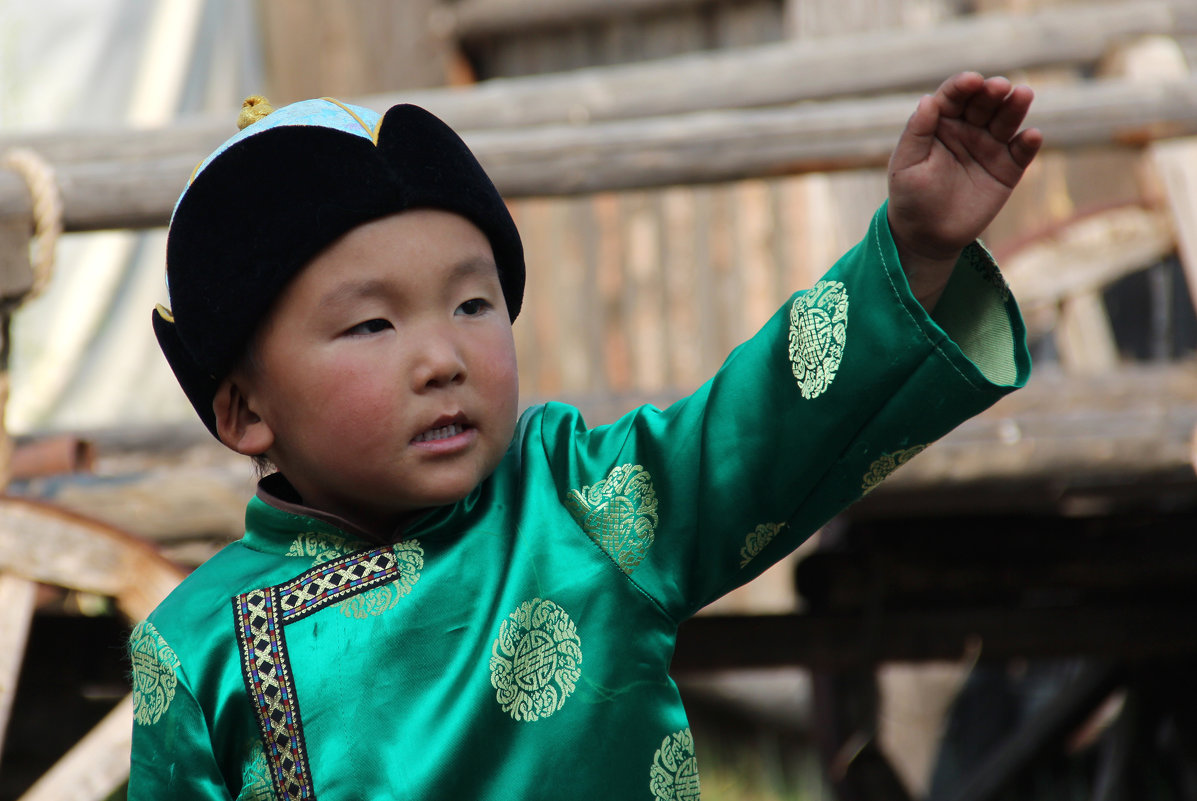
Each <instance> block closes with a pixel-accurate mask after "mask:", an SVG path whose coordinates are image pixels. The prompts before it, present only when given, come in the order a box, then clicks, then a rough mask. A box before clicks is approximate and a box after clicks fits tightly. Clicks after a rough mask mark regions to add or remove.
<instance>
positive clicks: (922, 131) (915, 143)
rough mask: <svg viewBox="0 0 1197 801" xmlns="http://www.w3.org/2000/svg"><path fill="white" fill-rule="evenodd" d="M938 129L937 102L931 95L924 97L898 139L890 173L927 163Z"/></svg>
mask: <svg viewBox="0 0 1197 801" xmlns="http://www.w3.org/2000/svg"><path fill="white" fill-rule="evenodd" d="M938 127H939V109H938V108H936V106H935V100H934V98H932V97H931V95H923V96H922V97H921V98H919V102H918V105H917V106H916V107H915V109H914V113H913V114H911V115H910V119H908V120H907V121H906V128H905V129H904V130H903V131H902V135H901V136H899V137H898V144H897V145H896V146H895V147H894V152H893V155H891V156H890V162H889V166H890V172H894V171H896V170H901V169H905V168H906V167H909V166H911V165H914V164H918V163H919V162H922V161H925V160H926V159H927V158H928V157H929V156H930V155H931V147H932V145H933V144H934V143H935V130H936V128H938Z"/></svg>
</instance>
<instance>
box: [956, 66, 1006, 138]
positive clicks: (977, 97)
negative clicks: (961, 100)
mask: <svg viewBox="0 0 1197 801" xmlns="http://www.w3.org/2000/svg"><path fill="white" fill-rule="evenodd" d="M1008 94H1010V81H1008V80H1007V79H1005V78H987V79H985V83H983V84H982V85H981V88H980V90H979V91H977V92H976V93H975V94H974V95H973V96H972V98H970V99H969V101H968V104H967V105H966V106H965V108H964V119H965V121H966V122H968V123H969V124H970V125H975V126H977V127H978V128H988V127H989V123H991V122H992V121H993V116H994V114H995V112H996V111H997V110H998V109H999V108H1000V107H1001V105H1002V101H1004V100H1005V99H1006V95H1008Z"/></svg>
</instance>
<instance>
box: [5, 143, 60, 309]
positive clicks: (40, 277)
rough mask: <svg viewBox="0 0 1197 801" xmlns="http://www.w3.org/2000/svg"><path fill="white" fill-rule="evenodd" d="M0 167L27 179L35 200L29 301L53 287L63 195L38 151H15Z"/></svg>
mask: <svg viewBox="0 0 1197 801" xmlns="http://www.w3.org/2000/svg"><path fill="white" fill-rule="evenodd" d="M0 167H4V168H7V169H9V170H12V171H13V172H15V173H17V174H18V175H20V176H21V177H22V178H24V179H25V184H26V185H27V186H28V187H29V195H30V197H31V198H32V199H33V239H32V242H33V245H32V251H33V252H32V255H31V257H30V260H31V266H32V267H33V284H32V285H31V287H30V289H29V292H27V293H26V295H25V299H26V300H28V299H29V298H32V297H34V296H36V295H38V294H40V293H41V292H42V290H43V289H45V288H46V285H47V284H48V283H50V275H51V272H52V271H53V269H54V247H55V245H56V244H58V237H59V236H60V235H61V234H62V225H63V223H62V192H61V191H59V188H58V181H57V179H56V178H55V175H54V168H53V167H52V166H51V165H50V162H48V161H46V160H45V159H44V158H43V157H42V156H40V155H39V154H38V153H37V152H36V151H33V150H30V149H29V148H24V147H14V148H12V149H11V150H8V151H5V153H4V155H3V156H0Z"/></svg>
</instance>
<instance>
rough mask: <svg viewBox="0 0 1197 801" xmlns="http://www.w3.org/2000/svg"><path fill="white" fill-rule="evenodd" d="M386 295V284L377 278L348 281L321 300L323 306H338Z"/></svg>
mask: <svg viewBox="0 0 1197 801" xmlns="http://www.w3.org/2000/svg"><path fill="white" fill-rule="evenodd" d="M385 293H386V283H385V282H384V281H380V280H378V279H375V278H367V279H363V280H360V281H347V282H346V283H343V284H341V285H340V286H338V287H337V288H336V289H333V290H331V291H329V292H327V293H326V294H325V295H324V296H323V297H322V298H320V305H321V306H336V305H339V304H342V303H346V302H348V301H353V300H357V299H359V298H370V297H377V296H378V295H382V294H385Z"/></svg>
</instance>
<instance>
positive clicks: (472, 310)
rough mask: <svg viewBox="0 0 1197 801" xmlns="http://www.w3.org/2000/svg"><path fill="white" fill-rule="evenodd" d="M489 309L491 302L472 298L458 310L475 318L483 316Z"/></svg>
mask: <svg viewBox="0 0 1197 801" xmlns="http://www.w3.org/2000/svg"><path fill="white" fill-rule="evenodd" d="M489 308H490V303H489V301H486V300H484V299H483V298H471V299H470V300H467V301H466V302H465V303H463V304H461V305H460V306H458V307H457V310H458V311H459V312H461V313H462V314H465V315H468V316H470V317H473V316H475V315H478V314H482V313H483V312H485V311H486V310H487V309H489Z"/></svg>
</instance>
